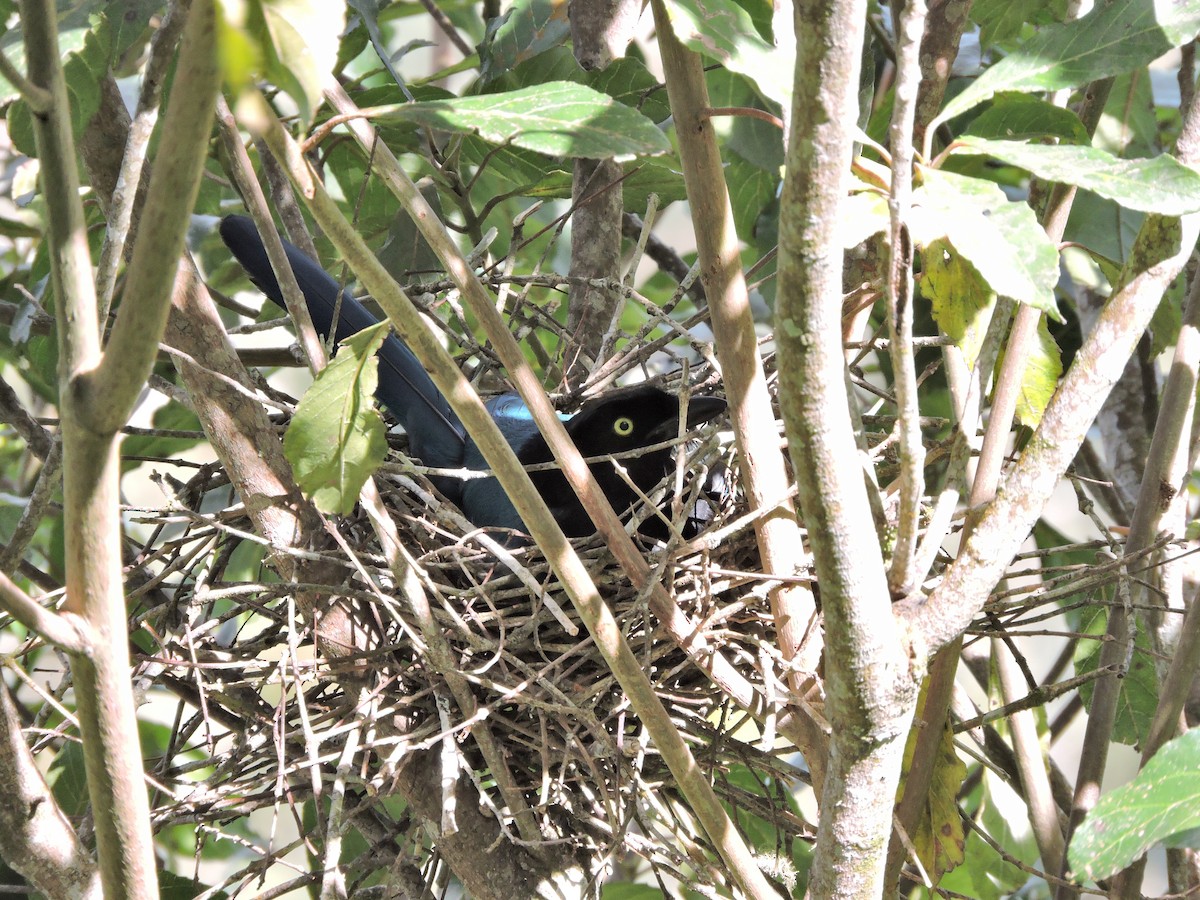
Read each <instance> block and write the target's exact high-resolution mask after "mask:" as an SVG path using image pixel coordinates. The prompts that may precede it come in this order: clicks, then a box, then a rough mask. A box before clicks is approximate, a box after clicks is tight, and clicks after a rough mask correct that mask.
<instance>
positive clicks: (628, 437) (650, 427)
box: [567, 384, 727, 483]
mask: <svg viewBox="0 0 1200 900" xmlns="http://www.w3.org/2000/svg"><path fill="white" fill-rule="evenodd" d="M726 405H727V404H726V403H725V401H724V400H722V399H720V398H719V397H692V398H691V399H690V401H689V402H688V406H687V419H686V423H685V430H688V429H691V428H695V427H696V426H698V425H702V424H703V423H705V422H707V421H709V420H711V419H713V418H715V417H716V416H718V415H720V414H721V413H722V412H724V411H725V408H726ZM679 408H680V399H679V396H678V395H676V394H671V393H668V392H667V391H664V390H662V389H661V388H657V387H652V386H650V385H645V384H639V385H634V386H632V387H628V388H620V389H618V390H615V391H610V392H608V393H607V394H605V395H604V396H602V397H599V398H597V399H595V400H592V401H591V402H589V403H587V404H585V405H584V407H583V409H581V410H580V411H579V412H578V413H577V414H576V415H574V416H572V417H571V419H570V421H568V422H567V432H568V433H569V434H570V435H571V439H572V440H574V441H575V446H577V447H578V448H579V450H580V452H581V453H582V454H583V455H584V456H604V455H608V454H614V455H615V454H619V453H627V452H629V451H632V450H637V449H639V448H641V447H650V446H653V445H654V444H659V443H662V442H663V441H669V440H670V439H671V438H673V437H675V436H677V435H678V434H679ZM659 471H660V474H659V477H661V466H660V467H659ZM656 480H657V479H656ZM639 483H640V482H639Z"/></svg>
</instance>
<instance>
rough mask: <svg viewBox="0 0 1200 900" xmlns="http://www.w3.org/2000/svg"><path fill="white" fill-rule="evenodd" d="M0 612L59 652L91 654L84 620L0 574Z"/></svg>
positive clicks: (91, 638)
mask: <svg viewBox="0 0 1200 900" xmlns="http://www.w3.org/2000/svg"><path fill="white" fill-rule="evenodd" d="M0 609H3V610H4V611H5V612H7V613H8V614H9V615H10V616H12V617H13V618H14V619H16V620H17V621H18V622H20V623H21V624H22V625H24V626H25V627H26V628H28V629H29V630H30V631H32V632H34V633H36V634H38V635H40V636H41V637H42V638H43V639H44V640H46V641H48V642H49V643H51V644H53V645H54V646H55V647H58V648H59V649H60V650H64V651H66V652H67V653H75V654H78V655H80V656H90V655H91V654H92V648H93V647H94V646H95V644H96V636H95V634H93V633H92V629H91V627H90V626H89V625H88V623H87V621H86V620H85V619H83V618H82V617H81V616H77V615H75V614H74V613H71V612H63V613H56V612H54V611H53V610H50V609H46V607H44V606H42V604H40V603H38V602H37V601H36V600H34V599H33V598H32V597H30V596H29V595H28V594H27V593H25V592H24V591H23V590H21V589H20V588H19V587H18V586H17V585H16V583H15V582H13V581H12V579H10V578H9V577H8V576H7V575H5V574H4V573H3V572H0ZM0 805H2V804H0ZM0 830H2V829H0Z"/></svg>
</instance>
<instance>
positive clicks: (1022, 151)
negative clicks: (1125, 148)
mask: <svg viewBox="0 0 1200 900" xmlns="http://www.w3.org/2000/svg"><path fill="white" fill-rule="evenodd" d="M954 152H955V153H962V154H971V153H981V154H986V155H988V156H991V157H994V158H995V159H999V160H1003V161H1004V162H1006V163H1010V164H1012V165H1014V166H1020V167H1021V168H1022V169H1026V170H1028V171H1029V172H1031V173H1033V174H1034V175H1036V176H1037V177H1038V178H1041V179H1044V180H1046V181H1057V182H1061V183H1063V184H1073V185H1075V186H1076V187H1081V188H1085V189H1086V190H1089V191H1094V192H1095V193H1097V194H1099V195H1100V196H1101V197H1106V198H1108V199H1109V200H1115V201H1116V202H1117V203H1120V204H1121V205H1122V206H1125V207H1128V208H1129V209H1136V210H1139V211H1141V212H1154V213H1159V214H1160V215H1164V216H1182V215H1186V214H1187V213H1193V212H1197V211H1200V172H1197V171H1196V170H1195V169H1192V168H1190V167H1188V166H1185V165H1184V164H1183V163H1181V162H1179V161H1178V160H1177V159H1175V158H1174V157H1173V156H1169V155H1167V154H1165V153H1164V154H1162V155H1161V156H1155V157H1153V158H1152V159H1118V158H1117V157H1115V156H1113V155H1112V154H1111V153H1107V152H1105V151H1104V150H1100V149H1098V148H1096V147H1077V146H1061V145H1060V146H1054V145H1050V144H1027V143H1024V142H1021V141H989V140H986V139H984V138H976V137H966V138H963V139H962V141H960V142H959V143H958V144H957V145H956V146H955V148H954Z"/></svg>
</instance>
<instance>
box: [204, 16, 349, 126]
mask: <svg viewBox="0 0 1200 900" xmlns="http://www.w3.org/2000/svg"><path fill="white" fill-rule="evenodd" d="M223 9H225V11H226V15H229V13H230V11H231V10H232V9H233V8H232V7H228V6H226V7H223ZM243 12H244V15H245V16H246V18H245V20H244V21H237V20H233V19H231V20H230V21H228V22H223V23H222V29H221V31H222V35H221V37H222V67H223V68H224V70H225V72H226V75H227V77H229V78H230V80H231V81H232V82H233V83H234V84H235V85H237V86H241V85H242V84H244V83H246V82H247V81H248V80H250V78H251V76H252V73H254V72H255V71H257V70H258V69H259V68H262V69H263V70H264V74H265V75H266V77H267V78H269V79H270V80H271V82H272V83H274V84H276V85H278V86H279V87H280V88H282V89H283V90H284V91H286V92H287V94H288V96H290V97H291V98H292V100H293V101H295V103H296V105H297V106H299V108H300V114H301V116H302V118H303V119H304V120H305V121H306V122H310V121H312V119H313V116H314V115H315V113H316V110H317V107H319V106H320V105H321V91H322V89H323V88H324V87H325V82H326V81H327V80H328V78H329V77H330V73H331V72H333V69H334V66H335V65H337V56H338V39H339V37H340V36H341V33H342V31H343V30H344V29H345V27H346V7H345V5H344V4H342V3H326V2H323V0H251V2H250V3H248V4H247V5H246V6H245V7H244V9H243Z"/></svg>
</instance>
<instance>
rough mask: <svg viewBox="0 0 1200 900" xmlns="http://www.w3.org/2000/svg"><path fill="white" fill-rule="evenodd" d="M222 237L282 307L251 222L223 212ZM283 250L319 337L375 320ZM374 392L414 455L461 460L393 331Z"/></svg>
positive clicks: (313, 267) (449, 418) (427, 385)
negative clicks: (401, 429)
mask: <svg viewBox="0 0 1200 900" xmlns="http://www.w3.org/2000/svg"><path fill="white" fill-rule="evenodd" d="M221 240H223V241H224V242H225V246H227V247H228V248H229V250H230V251H231V252H232V253H233V255H234V256H235V257H236V258H237V261H238V262H239V263H241V265H242V268H243V269H245V270H246V273H247V274H248V275H249V276H250V280H251V281H253V282H254V284H255V285H257V286H258V288H259V289H260V290H261V291H262V292H263V293H264V294H266V295H267V297H268V298H269V299H270V300H271V301H272V302H273V303H275V304H276V305H277V306H279V307H281V308H286V307H285V306H284V302H283V292H282V291H281V290H280V289H279V281H278V280H277V279H276V277H275V272H274V271H273V270H272V269H271V263H270V260H269V259H268V258H267V250H266V247H265V246H263V241H262V237H261V236H260V235H259V233H258V229H257V228H256V227H255V225H254V222H253V221H251V220H250V219H248V218H247V217H245V216H226V217H225V218H224V219H222V220H221ZM283 248H284V250H286V251H287V257H288V262H289V263H291V266H292V272H293V273H294V274H295V276H296V282H297V283H298V284H299V285H300V291H301V293H302V294H303V295H304V300H305V302H306V303H307V304H308V312H309V315H310V316H311V317H312V320H313V325H314V326H315V327H316V329H317V331H318V332H319V333H320V335H321V336H322V337H325V338H327V337H328V336H329V332H330V330H333V332H334V340H335V341H342V340H344V339H345V338H347V337H349V336H350V335H352V334H355V333H356V332H359V331H362V329H364V328H367V327H368V326H370V325H374V324H375V323H376V322H377V321H378V319H376V318H375V317H374V316H373V315H372V314H371V313H370V311H368V310H367V308H366V307H365V306H363V305H362V304H361V303H359V302H358V301H357V300H355V299H354V297H353V296H352V295H351V294H350V291H349V290H341V289H340V288H339V285H338V283H337V282H336V281H334V280H333V278H332V277H330V275H329V274H328V273H327V272H326V271H325V270H324V269H322V268H321V267H320V266H319V265H318V264H317V263H315V262H314V261H313V260H311V259H309V258H308V257H307V256H306V255H305V254H304V253H303V252H301V250H300V249H299V248H298V247H295V246H293V245H292V244H289V243H288V242H287V241H284V242H283ZM339 294H340V295H341V305H340V307H338V320H337V327H336V329H334V328H333V313H334V308H335V306H337V304H338V295H339ZM376 395H377V396H378V397H379V400H380V402H381V403H382V404H383V405H384V406H385V407H387V409H388V410H389V411H390V412H391V413H392V414H393V415H394V416H396V418H398V419H399V420H400V423H401V424H402V425H403V426H404V430H405V431H407V432H408V435H409V446H410V449H411V450H412V453H413V455H414V456H417V457H420V458H421V460H422V461H423V462H425V464H426V465H431V466H442V467H448V468H453V467H457V466H459V465H461V464H462V456H463V442H464V430H463V427H462V425H461V423H460V422H459V421H458V417H457V416H455V415H454V412H453V411H452V410H451V409H450V405H449V404H448V403H447V402H446V398H445V397H443V396H442V395H441V393H440V392H439V391H438V389H437V388H436V387H435V386H434V384H433V381H432V379H430V377H429V374H428V373H427V372H426V371H425V367H424V366H422V365H421V363H420V361H419V360H418V359H417V357H416V356H415V355H414V354H413V352H412V351H411V350H410V349H409V348H408V346H407V345H405V343H404V342H403V341H401V340H400V339H399V338H397V337H395V336H394V335H389V336H388V338H387V339H386V340H385V341H384V344H383V347H382V348H380V351H379V388H378V390H377V391H376Z"/></svg>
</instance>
